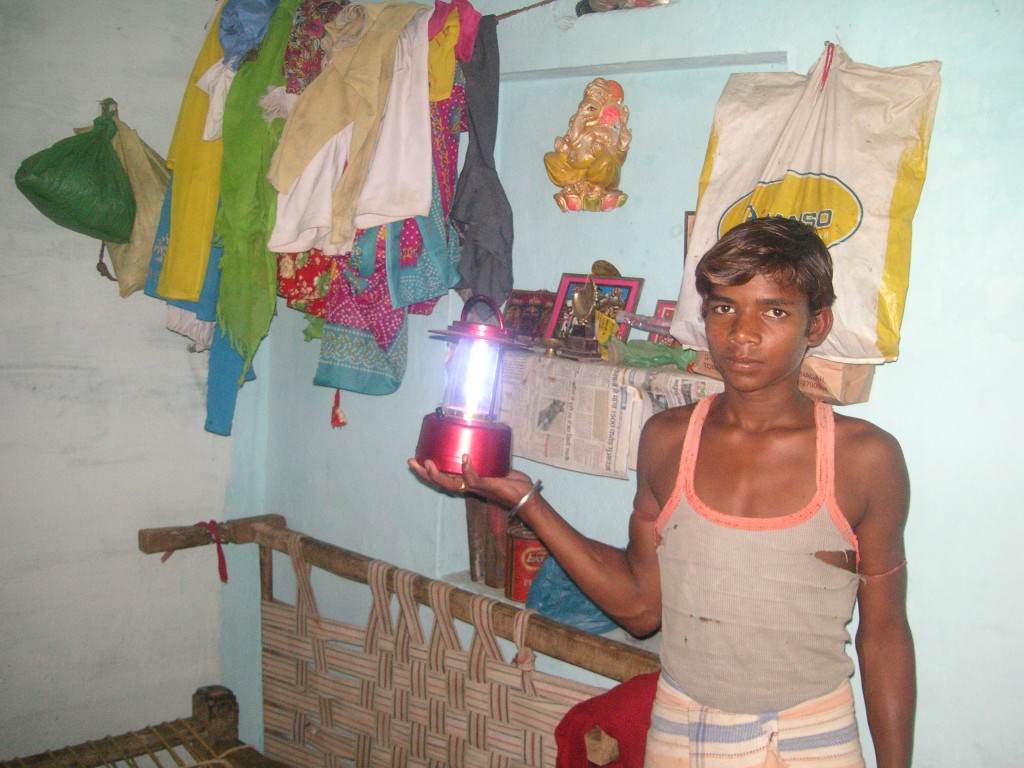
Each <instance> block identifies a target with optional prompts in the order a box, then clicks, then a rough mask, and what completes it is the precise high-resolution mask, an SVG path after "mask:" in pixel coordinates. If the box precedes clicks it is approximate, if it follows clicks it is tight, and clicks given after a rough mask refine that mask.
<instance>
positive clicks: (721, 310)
mask: <svg viewBox="0 0 1024 768" xmlns="http://www.w3.org/2000/svg"><path fill="white" fill-rule="evenodd" d="M711 312H712V313H714V314H716V315H727V314H729V313H730V312H732V306H731V305H729V304H712V305H711Z"/></svg>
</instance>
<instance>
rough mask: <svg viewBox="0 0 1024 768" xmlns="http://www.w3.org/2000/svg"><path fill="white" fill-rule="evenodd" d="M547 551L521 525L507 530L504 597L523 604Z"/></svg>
mask: <svg viewBox="0 0 1024 768" xmlns="http://www.w3.org/2000/svg"><path fill="white" fill-rule="evenodd" d="M547 557H548V550H547V547H545V546H544V545H543V544H541V542H540V539H538V538H537V534H535V533H534V532H533V531H531V530H530V529H529V528H528V527H527V526H525V525H523V524H521V523H520V524H516V525H510V526H509V528H508V557H507V558H506V561H505V563H506V573H507V574H508V575H507V578H506V579H505V597H507V598H508V599H509V600H514V601H515V602H517V603H525V602H526V596H527V595H528V594H529V592H530V585H531V584H533V580H534V578H535V577H536V576H537V571H539V570H540V566H541V564H542V563H543V562H544V561H545V560H546V559H547Z"/></svg>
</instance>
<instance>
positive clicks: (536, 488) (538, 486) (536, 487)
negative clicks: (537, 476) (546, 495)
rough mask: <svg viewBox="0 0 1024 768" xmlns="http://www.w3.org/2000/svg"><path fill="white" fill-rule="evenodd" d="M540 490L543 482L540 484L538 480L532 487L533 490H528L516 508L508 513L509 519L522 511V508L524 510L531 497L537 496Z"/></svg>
mask: <svg viewBox="0 0 1024 768" xmlns="http://www.w3.org/2000/svg"><path fill="white" fill-rule="evenodd" d="M540 489H541V482H540V480H538V481H537V482H536V483H534V484H533V487H532V488H530V490H528V491H527V492H526V493H525V494H523V498H521V499H520V500H519V501H518V502H517V503H516V505H515V506H514V507H512V509H510V510H509V511H508V514H509V517H511V516H512V515H514V514H515V513H516V512H518V511H519V510H520V509H522V508H523V505H524V504H526V502H528V501H529V500H530V497H531V496H533V494H535V493H536V492H537V491H539V490H540Z"/></svg>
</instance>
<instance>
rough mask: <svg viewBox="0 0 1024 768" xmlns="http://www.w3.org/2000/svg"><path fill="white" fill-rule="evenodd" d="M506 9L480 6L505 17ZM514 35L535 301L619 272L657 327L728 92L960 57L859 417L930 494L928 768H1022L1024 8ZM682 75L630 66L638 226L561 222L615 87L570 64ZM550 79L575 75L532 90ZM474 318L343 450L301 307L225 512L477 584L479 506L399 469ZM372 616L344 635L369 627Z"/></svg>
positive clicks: (521, 185)
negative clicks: (583, 139)
mask: <svg viewBox="0 0 1024 768" xmlns="http://www.w3.org/2000/svg"><path fill="white" fill-rule="evenodd" d="M511 6H512V4H511V3H508V2H505V3H502V6H501V7H498V6H497V4H496V3H493V4H492V3H487V4H485V3H483V2H481V3H479V4H478V8H480V9H481V10H483V11H485V12H488V10H492V11H493V12H498V13H500V12H503V11H505V10H508V9H509V8H510V7H511ZM499 36H500V43H501V54H502V70H503V73H505V76H506V79H505V81H504V82H503V85H502V102H501V128H500V135H499V152H498V165H499V170H500V171H501V173H502V178H503V180H504V182H505V185H506V190H507V192H508V195H509V198H510V200H511V202H512V205H513V208H514V211H515V225H516V245H515V254H514V255H515V273H516V286H517V287H519V288H541V287H546V288H552V289H553V288H554V287H555V286H557V282H558V277H559V275H560V274H561V273H562V272H566V271H585V270H586V269H587V268H588V267H589V265H590V263H591V262H592V261H593V260H594V259H596V258H605V259H609V260H610V261H612V262H613V263H614V264H616V265H617V266H618V267H619V268H620V270H621V271H622V272H623V273H624V274H627V275H637V276H641V277H644V278H646V281H647V283H646V286H645V288H644V293H643V297H642V299H641V305H640V310H641V311H645V312H646V311H650V310H652V309H653V306H654V301H655V300H656V299H659V298H673V297H675V295H676V293H677V291H678V286H679V281H680V278H681V274H682V217H683V211H684V210H686V209H688V208H693V206H694V203H695V201H696V192H697V190H696V184H697V173H698V171H699V168H700V164H701V161H702V158H703V153H704V149H705V146H706V141H707V135H708V131H709V128H710V124H711V118H712V113H713V109H714V104H715V100H716V99H717V96H718V94H719V92H720V90H721V87H722V85H723V84H724V83H725V80H726V78H727V77H728V75H729V74H730V72H732V71H738V70H749V69H764V68H773V69H787V70H793V71H797V72H806V71H807V70H808V69H809V68H810V67H811V65H812V64H813V63H814V62H815V60H816V59H817V57H818V55H819V54H820V52H821V49H822V44H823V43H824V42H825V41H826V40H831V41H834V42H837V43H839V44H841V45H842V46H843V47H844V48H845V49H846V51H847V53H848V54H849V55H850V56H851V57H852V58H854V59H855V60H857V61H861V62H864V63H868V64H873V65H877V66H894V65H900V64H908V63H911V62H915V61H921V60H925V59H938V60H940V61H942V62H943V69H942V77H943V87H942V94H941V96H940V99H939V107H938V114H937V117H936V121H935V129H934V134H933V137H932V142H931V152H930V163H929V169H928V178H927V181H926V183H925V188H924V193H923V195H922V198H921V203H920V207H919V208H918V212H917V217H916V219H915V222H914V223H915V227H914V242H913V265H912V270H911V287H910V295H909V300H908V306H907V313H906V317H905V321H904V325H903V344H902V350H901V351H902V354H901V358H900V360H899V361H898V362H897V363H894V364H890V365H887V366H885V367H884V368H882V369H881V370H879V371H878V373H877V375H876V377H875V383H874V389H873V392H872V396H871V401H870V403H868V404H865V405H859V406H853V407H850V408H849V409H848V412H850V413H851V414H853V415H856V416H860V417H864V418H867V419H870V420H872V421H875V422H876V423H878V424H879V425H881V426H882V427H884V428H885V429H887V430H889V431H891V432H893V433H894V434H895V435H897V436H898V437H899V438H900V440H901V442H902V444H903V447H904V451H905V453H906V456H907V461H908V464H909V467H910V473H911V476H912V482H913V502H912V512H911V519H910V524H909V528H908V531H907V537H908V557H909V561H910V575H911V582H910V615H911V621H912V625H913V628H914V632H915V637H916V640H917V649H918V669H919V687H920V704H919V710H918V711H919V715H918V739H917V757H918V760H917V764H918V765H922V766H950V765H958V766H996V765H999V766H1002V765H1006V766H1010V765H1020V764H1021V760H1022V758H1024V746H1022V740H1021V738H1020V737H1019V730H1020V729H1019V727H1018V726H1017V720H1018V718H1017V717H1016V704H1017V701H1018V696H1017V694H1018V689H1019V686H1020V683H1021V681H1024V662H1022V658H1024V656H1022V654H1020V653H1019V652H1018V645H1019V642H1018V638H1019V637H1020V636H1021V634H1022V632H1024V621H1022V619H1021V612H1020V608H1019V606H1020V600H1019V598H1018V597H1017V594H1016V590H1017V587H1018V585H1019V584H1021V582H1022V576H1024V568H1022V567H1021V565H1020V563H1021V559H1020V558H1019V557H1018V556H1017V555H1018V552H1017V550H1018V546H1017V544H1018V543H1019V541H1020V540H1021V536H1022V534H1024V519H1022V517H1021V514H1020V513H1021V510H1022V509H1024V504H1022V503H1021V502H1022V494H1021V492H1020V490H1019V486H1018V484H1017V482H1015V481H1014V479H1013V471H1014V470H1013V466H1015V465H1014V461H1015V460H1016V459H1018V458H1019V457H1020V456H1021V451H1020V449H1019V440H1018V435H1019V434H1020V432H1021V428H1022V426H1024V425H1022V419H1021V408H1020V406H1019V405H1018V401H1017V395H1018V390H1019V388H1020V386H1021V384H1022V382H1024V375H1022V373H1024V371H1022V367H1024V363H1022V355H1021V352H1022V331H1024V326H1022V323H1021V320H1020V316H1019V315H1015V314H1014V312H1015V311H1016V310H1017V309H1019V307H1018V301H1019V297H1020V295H1021V294H1022V293H1024V265H1022V263H1021V260H1020V257H1019V247H1018V246H1017V245H1015V244H1016V243H1017V242H1018V240H1019V237H1018V233H1017V231H1016V226H1017V224H1018V221H1019V215H1018V211H1017V208H1018V201H1017V197H1018V195H1017V183H1018V180H1019V179H1020V177H1021V171H1022V167H1021V166H1022V158H1024V153H1022V152H1021V149H1020V139H1019V136H1018V134H1019V131H1020V125H1021V124H1022V117H1024V99H1022V97H1021V82H1022V78H1021V68H1022V66H1024V55H1022V42H1021V41H1022V39H1024V5H1021V4H1019V3H1007V2H1002V3H1000V2H960V3H956V4H950V5H946V4H944V5H941V6H939V5H938V4H936V3H934V2H923V1H915V2H902V3H892V2H877V1H862V2H859V3H856V4H854V3H847V2H838V1H832V2H784V1H781V0H776V1H775V2H764V1H762V2H752V1H745V2H740V1H738V0H734V1H732V2H728V1H725V0H722V1H721V2H714V3H708V2H698V1H697V0H679V1H678V2H673V3H672V4H670V5H668V6H664V7H658V8H648V9H641V10H635V11H628V12H614V13H604V14H595V15H591V16H588V17H585V18H583V19H580V20H579V21H578V22H577V23H576V24H575V26H573V27H572V28H571V29H568V30H565V29H562V28H560V27H559V26H558V25H557V24H556V23H555V22H554V20H553V18H552V14H551V9H550V8H541V9H536V10H533V11H529V12H527V13H524V14H521V15H518V16H515V17H512V18H509V19H507V20H504V21H502V22H501V23H500V25H499ZM716 57H717V58H716ZM728 57H734V58H732V59H730V58H728ZM671 59H679V60H681V61H679V62H677V63H676V64H675V66H673V67H672V68H670V69H668V70H667V71H656V72H637V71H630V69H636V67H635V66H633V67H630V66H624V67H621V68H619V69H617V70H614V73H615V74H614V76H615V77H617V78H618V79H619V80H620V82H621V83H622V84H623V86H624V88H625V94H626V103H627V105H629V107H630V109H631V113H632V114H631V120H630V127H631V128H632V129H633V132H634V138H633V145H632V148H631V153H630V157H629V160H628V161H627V163H626V166H625V169H624V173H623V180H622V187H623V189H624V190H625V191H626V192H627V193H629V195H630V200H629V202H628V203H627V204H626V206H625V208H622V209H620V210H618V211H614V212H611V213H607V214H600V215H598V214H562V213H560V212H559V211H558V210H557V209H556V208H555V206H554V203H553V202H552V200H551V195H552V193H553V192H554V191H555V190H554V188H553V186H552V185H551V184H550V183H549V182H548V180H547V178H546V177H545V175H544V172H543V168H542V165H541V156H542V154H543V153H544V152H545V151H547V150H548V149H549V148H550V146H551V143H552V141H553V139H554V137H555V136H557V135H560V134H561V133H562V132H564V129H565V126H566V123H567V120H568V117H569V115H570V114H571V112H572V111H573V110H574V109H575V105H576V103H577V102H578V100H579V96H580V93H581V91H582V87H583V85H584V84H585V83H586V82H587V81H588V80H589V79H590V78H591V77H592V76H594V74H597V72H596V71H591V72H585V73H582V74H577V75H576V76H571V74H572V73H569V72H566V71H565V70H566V68H570V67H581V66H587V65H600V64H627V65H628V63H629V62H634V63H635V62H645V61H659V60H671ZM730 61H732V62H733V64H732V65H731V66H730V65H729V63H728V62H730ZM736 62H739V63H736ZM773 62H782V64H781V65H780V64H777V63H773ZM552 69H553V70H562V71H561V72H556V73H555V74H553V75H549V76H544V77H525V78H522V79H516V76H517V75H519V76H521V75H522V74H523V73H528V72H532V71H535V70H552ZM460 308H461V307H460V302H458V300H457V299H453V300H451V301H450V302H449V301H442V302H441V304H440V305H439V307H438V308H437V310H436V311H435V314H434V316H433V317H431V318H414V319H413V322H412V323H411V329H410V330H411V333H410V359H409V369H408V373H407V375H406V379H405V382H404V383H403V385H402V387H401V389H400V390H399V392H398V393H397V394H395V395H392V396H389V397H383V398H372V397H362V396H357V395H353V394H344V393H343V395H342V407H343V409H344V410H345V413H346V415H347V416H348V420H349V422H350V423H349V425H348V426H347V427H345V428H344V429H338V430H332V429H331V428H330V426H329V421H328V417H329V411H330V407H331V403H332V394H333V393H332V392H331V391H329V390H325V389H321V388H316V387H313V386H312V384H311V381H312V377H313V373H314V370H315V366H316V358H317V351H316V348H315V347H313V346H311V345H308V344H306V343H304V342H303V341H302V334H301V328H302V322H301V320H300V318H299V317H298V316H297V315H295V313H293V312H291V311H290V310H286V309H284V308H282V310H281V312H280V315H279V316H278V317H277V319H276V320H275V321H274V326H273V329H272V332H271V335H270V337H269V339H268V341H267V342H266V343H265V345H264V348H263V349H262V350H261V354H260V357H259V359H258V360H257V364H258V373H259V376H260V378H259V380H258V381H257V382H256V383H255V384H250V385H247V386H246V388H245V390H244V391H243V397H242V402H241V404H240V411H239V415H238V428H237V430H236V436H235V442H236V451H235V473H234V479H233V482H232V487H231V489H230V492H229V502H228V511H229V514H231V515H241V514H255V513H260V512H282V513H284V514H286V515H287V517H288V520H289V523H290V525H291V526H292V527H293V528H296V529H298V530H302V531H305V532H308V533H310V534H313V535H316V536H318V537H321V538H324V539H327V540H329V541H332V542H336V543H338V544H340V545H342V546H345V547H349V548H352V549H355V550H358V551H360V552H364V553H366V554H368V555H373V556H377V557H381V558H384V559H387V560H389V561H391V562H394V563H397V564H399V565H402V566H405V567H409V568H412V569H414V570H418V571H420V572H422V573H426V574H428V575H435V576H436V575H442V574H445V573H448V572H451V571H456V570H460V569H463V568H465V567H466V546H465V543H464V539H465V525H464V514H463V511H462V506H461V501H459V500H455V499H449V498H447V497H444V496H441V495H438V494H434V493H432V492H430V491H429V490H427V489H425V488H423V487H422V486H420V485H419V484H418V483H417V482H416V481H415V480H414V479H413V477H412V476H411V475H410V474H409V473H408V471H407V470H406V467H405V459H406V457H407V456H409V455H410V454H411V453H412V450H413V447H414V445H415V442H416V435H417V431H418V429H419V421H420V418H421V417H422V415H423V414H424V413H426V412H427V411H429V410H431V409H432V408H433V407H434V406H435V405H436V404H437V400H438V399H439V397H440V395H441V393H442V390H443V379H442V375H441V369H442V366H441V359H442V355H443V345H442V344H441V343H439V342H437V341H432V340H429V339H428V338H427V335H426V332H427V330H428V329H432V328H438V327H443V326H444V325H446V324H447V322H448V320H449V319H450V318H451V317H454V316H456V315H457V313H458V312H459V311H460ZM520 466H521V468H522V469H524V470H525V471H527V472H529V473H531V474H533V475H535V476H539V477H542V478H543V479H544V482H545V494H546V496H547V497H548V498H549V499H550V500H551V501H552V502H553V503H554V504H555V506H556V507H558V508H559V509H561V510H562V511H563V513H564V514H565V515H566V516H567V517H568V518H569V519H570V520H571V521H572V522H573V523H574V524H576V525H577V526H579V527H580V528H581V529H582V530H583V531H584V532H586V533H588V534H590V535H593V536H597V537H600V538H602V539H604V540H606V541H609V542H611V543H615V544H621V543H623V542H624V540H625V532H626V520H627V516H628V514H629V510H630V503H631V498H632V483H631V482H624V481H621V480H610V479H597V478H593V477H589V476H586V475H581V474H574V473H569V472H564V471H559V470H555V469H553V468H550V467H546V466H540V465H535V464H531V463H529V462H521V463H520ZM232 557H233V558H234V559H235V561H236V562H233V563H232V568H233V569H234V570H233V573H238V574H239V576H238V577H237V578H234V577H233V578H232V583H231V585H229V588H228V590H227V592H226V593H225V597H224V611H223V622H222V624H223V626H222V632H223V644H224V653H223V657H222V661H223V669H224V678H225V682H226V684H228V685H231V686H232V687H234V688H235V689H236V690H237V691H239V692H240V694H241V695H242V699H243V712H248V713H249V715H248V717H247V721H246V723H245V728H246V729H248V730H249V732H248V733H246V734H244V735H245V736H246V737H247V738H250V739H258V732H257V730H256V729H257V725H256V721H255V719H254V718H253V717H252V715H251V713H253V712H256V711H258V703H257V701H258V699H257V698H256V697H257V695H258V685H259V684H258V679H257V678H256V676H255V673H254V670H255V669H257V666H256V664H258V661H257V659H256V658H254V654H255V653H256V648H257V646H258V635H257V629H256V625H255V620H254V615H253V611H254V606H255V595H253V594H251V593H250V592H246V587H245V585H246V584H247V583H248V584H251V583H253V580H252V579H250V578H249V577H248V576H247V575H245V570H254V568H255V564H254V559H251V558H249V559H247V556H245V555H239V554H237V553H235V554H233V555H232ZM327 599H329V598H327ZM338 602H339V605H338V610H339V611H344V610H345V608H344V606H342V605H340V602H341V601H340V600H339V601H338ZM362 610H363V607H362V606H360V607H359V609H358V611H355V612H354V615H349V616H346V618H349V619H361V618H362V613H361V612H362ZM863 731H864V739H865V743H866V744H867V743H868V741H867V735H866V728H863ZM868 752H869V753H870V749H868ZM869 764H873V757H871V756H870V755H869Z"/></svg>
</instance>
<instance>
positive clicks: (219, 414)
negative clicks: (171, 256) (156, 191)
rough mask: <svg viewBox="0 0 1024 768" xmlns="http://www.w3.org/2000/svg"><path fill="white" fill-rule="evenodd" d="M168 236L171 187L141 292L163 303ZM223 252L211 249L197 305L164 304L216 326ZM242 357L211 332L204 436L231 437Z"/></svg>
mask: <svg viewBox="0 0 1024 768" xmlns="http://www.w3.org/2000/svg"><path fill="white" fill-rule="evenodd" d="M170 234H171V183H170V182H168V184H167V192H166V193H164V204H163V208H162V209H161V210H160V222H159V223H158V224H157V228H156V236H155V238H154V240H153V252H152V255H151V256H150V259H149V274H147V275H146V284H145V285H144V286H143V292H144V293H145V294H146V295H147V296H152V297H153V298H155V299H160V300H161V301H164V298H163V297H162V296H161V295H160V294H159V293H157V290H156V287H157V284H158V283H159V282H160V271H161V270H162V269H163V265H164V256H165V255H166V254H167V243H168V242H169V240H170ZM223 255H224V249H223V248H222V247H221V246H220V245H219V244H211V245H210V260H209V261H208V262H207V265H206V275H205V277H204V278H203V288H202V290H201V291H200V292H199V301H180V300H177V299H175V300H170V301H167V302H166V303H167V304H169V305H171V306H172V307H178V308H180V309H184V310H186V311H187V312H194V313H195V315H196V319H198V320H201V321H203V322H210V323H212V322H215V321H216V319H217V295H218V294H219V293H220V260H221V257H222V256H223ZM242 363H243V361H242V356H241V355H240V354H238V352H237V351H236V350H235V349H234V348H232V346H231V345H230V344H229V343H228V340H227V337H226V335H225V334H224V332H223V329H222V328H215V329H214V331H213V344H212V346H211V347H210V359H209V362H208V368H207V373H206V425H205V429H206V431H207V432H212V433H213V434H215V435H224V436H227V435H230V434H231V424H232V422H233V421H234V417H235V403H236V401H237V400H238V388H239V386H240V385H239V381H240V379H241V377H242ZM255 378H256V375H255V374H254V373H253V372H252V370H250V371H249V372H248V373H247V374H246V377H245V380H246V381H252V380H253V379H255Z"/></svg>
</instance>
